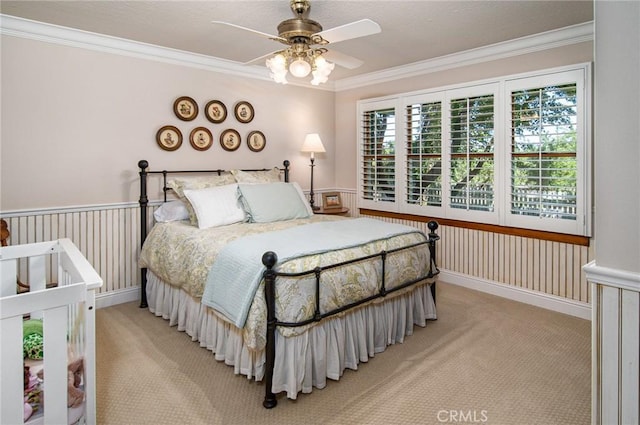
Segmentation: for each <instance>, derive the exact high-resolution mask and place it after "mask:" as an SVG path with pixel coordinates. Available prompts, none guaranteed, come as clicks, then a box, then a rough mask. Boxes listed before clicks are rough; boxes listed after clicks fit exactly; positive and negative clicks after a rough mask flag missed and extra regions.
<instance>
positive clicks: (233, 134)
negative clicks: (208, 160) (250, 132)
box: [220, 129, 242, 151]
mask: <svg viewBox="0 0 640 425" xmlns="http://www.w3.org/2000/svg"><path fill="white" fill-rule="evenodd" d="M240 142H242V139H240V133H238V132H237V131H236V130H232V129H228V130H225V131H223V132H222V134H221V135H220V145H221V146H222V149H224V150H226V151H235V150H236V149H238V148H239V147H240Z"/></svg>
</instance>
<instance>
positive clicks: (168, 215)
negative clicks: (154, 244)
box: [153, 200, 189, 223]
mask: <svg viewBox="0 0 640 425" xmlns="http://www.w3.org/2000/svg"><path fill="white" fill-rule="evenodd" d="M153 218H155V219H156V221H157V222H158V223H165V222H168V221H180V220H188V219H189V211H188V210H187V207H186V205H185V204H184V202H182V201H180V200H176V201H170V202H165V203H163V204H162V205H160V206H159V207H158V208H157V209H156V210H155V211H154V212H153Z"/></svg>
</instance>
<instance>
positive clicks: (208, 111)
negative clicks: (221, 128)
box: [204, 100, 227, 124]
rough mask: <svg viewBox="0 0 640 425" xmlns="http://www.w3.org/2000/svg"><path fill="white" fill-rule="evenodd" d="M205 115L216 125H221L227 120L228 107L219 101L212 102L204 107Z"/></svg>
mask: <svg viewBox="0 0 640 425" xmlns="http://www.w3.org/2000/svg"><path fill="white" fill-rule="evenodd" d="M204 115H205V116H206V117H207V119H208V120H209V121H211V122H212V123H214V124H220V123H221V122H222V121H224V120H225V119H226V118H227V107H226V106H224V103H222V102H220V101H219V100H212V101H210V102H208V103H207V105H206V106H205V107H204Z"/></svg>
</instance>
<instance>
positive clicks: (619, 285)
mask: <svg viewBox="0 0 640 425" xmlns="http://www.w3.org/2000/svg"><path fill="white" fill-rule="evenodd" d="M584 270H585V273H586V275H587V279H588V280H589V282H591V283H592V292H593V295H592V300H593V318H592V320H591V328H592V338H591V340H592V342H591V343H592V348H591V353H592V354H591V356H592V372H591V379H592V390H591V394H592V407H591V411H592V423H593V424H607V425H608V424H620V425H626V424H637V423H639V421H640V412H639V407H638V405H639V404H640V402H639V400H640V391H639V388H640V369H639V364H640V341H639V335H640V273H630V272H626V271H620V270H614V269H610V268H606V267H599V266H597V265H596V263H595V261H593V262H591V263H589V264H587V265H586V266H585V267H584Z"/></svg>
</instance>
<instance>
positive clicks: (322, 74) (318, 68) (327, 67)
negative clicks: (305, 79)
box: [311, 56, 336, 86]
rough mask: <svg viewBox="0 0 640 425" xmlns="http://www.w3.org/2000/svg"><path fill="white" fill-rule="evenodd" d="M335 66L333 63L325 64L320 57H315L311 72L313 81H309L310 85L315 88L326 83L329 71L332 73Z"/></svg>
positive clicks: (324, 60) (323, 59)
mask: <svg viewBox="0 0 640 425" xmlns="http://www.w3.org/2000/svg"><path fill="white" fill-rule="evenodd" d="M335 66H336V65H335V64H334V63H331V62H327V60H326V59H325V58H323V57H322V56H318V57H316V58H315V60H314V68H315V69H314V70H313V72H312V74H313V80H311V84H312V85H314V86H317V85H319V84H322V83H326V82H327V80H328V79H329V74H331V71H333V68H335Z"/></svg>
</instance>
